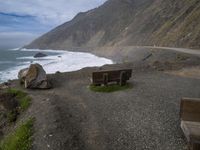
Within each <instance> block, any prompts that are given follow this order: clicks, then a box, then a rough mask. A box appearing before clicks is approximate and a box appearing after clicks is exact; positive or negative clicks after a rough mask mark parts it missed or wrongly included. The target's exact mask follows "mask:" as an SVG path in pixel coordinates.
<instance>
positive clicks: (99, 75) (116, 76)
mask: <svg viewBox="0 0 200 150" xmlns="http://www.w3.org/2000/svg"><path fill="white" fill-rule="evenodd" d="M122 72H124V75H123V83H125V82H126V81H127V80H129V78H130V77H131V76H132V69H123V70H108V71H99V72H93V73H92V82H93V84H95V85H99V84H104V83H105V82H106V84H107V83H108V82H117V83H120V75H121V73H122ZM105 74H107V76H106V77H105ZM105 80H106V81H105Z"/></svg>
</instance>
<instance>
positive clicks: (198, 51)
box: [142, 46, 200, 57]
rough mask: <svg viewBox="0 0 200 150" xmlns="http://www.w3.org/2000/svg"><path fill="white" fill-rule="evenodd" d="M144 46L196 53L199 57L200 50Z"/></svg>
mask: <svg viewBox="0 0 200 150" xmlns="http://www.w3.org/2000/svg"><path fill="white" fill-rule="evenodd" d="M142 47H144V48H154V49H165V50H173V51H177V52H183V53H187V54H192V55H197V56H199V57H200V50H194V49H189V48H175V47H156V46H155V47H154V46H142Z"/></svg>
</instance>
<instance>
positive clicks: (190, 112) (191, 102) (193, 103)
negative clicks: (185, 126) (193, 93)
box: [180, 98, 200, 122]
mask: <svg viewBox="0 0 200 150" xmlns="http://www.w3.org/2000/svg"><path fill="white" fill-rule="evenodd" d="M180 117H181V120H184V121H195V122H200V98H182V99H181V107H180Z"/></svg>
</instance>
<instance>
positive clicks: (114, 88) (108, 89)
mask: <svg viewBox="0 0 200 150" xmlns="http://www.w3.org/2000/svg"><path fill="white" fill-rule="evenodd" d="M89 88H90V90H92V91H94V92H104V93H110V92H115V91H121V90H126V89H130V88H132V86H131V85H130V84H126V85H124V86H120V85H118V84H112V85H107V86H95V85H90V87H89Z"/></svg>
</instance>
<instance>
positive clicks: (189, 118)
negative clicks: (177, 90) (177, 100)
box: [180, 98, 200, 150]
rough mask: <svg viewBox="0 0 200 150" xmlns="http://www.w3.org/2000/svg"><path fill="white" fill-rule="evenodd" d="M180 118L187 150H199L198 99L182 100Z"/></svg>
mask: <svg viewBox="0 0 200 150" xmlns="http://www.w3.org/2000/svg"><path fill="white" fill-rule="evenodd" d="M180 117H181V129H182V130H183V133H184V134H185V137H186V139H187V141H188V143H189V144H188V145H189V149H190V150H200V98H196V99H195V98H182V99H181V107H180Z"/></svg>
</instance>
